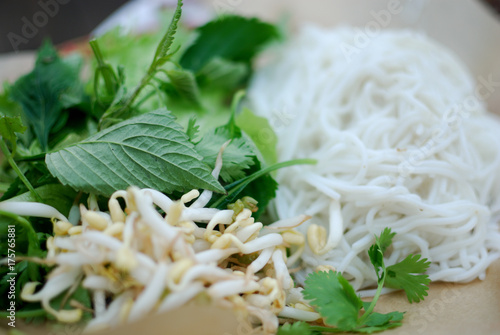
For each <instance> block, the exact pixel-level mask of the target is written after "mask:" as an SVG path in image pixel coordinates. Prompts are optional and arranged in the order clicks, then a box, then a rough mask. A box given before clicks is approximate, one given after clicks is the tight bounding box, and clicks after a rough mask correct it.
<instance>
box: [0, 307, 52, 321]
mask: <svg viewBox="0 0 500 335" xmlns="http://www.w3.org/2000/svg"><path fill="white" fill-rule="evenodd" d="M46 314H47V312H46V311H45V310H44V309H35V310H32V311H16V317H18V318H21V319H27V318H34V317H37V316H44V315H46ZM9 315H10V314H9V312H0V317H1V318H6V317H8V316H9Z"/></svg>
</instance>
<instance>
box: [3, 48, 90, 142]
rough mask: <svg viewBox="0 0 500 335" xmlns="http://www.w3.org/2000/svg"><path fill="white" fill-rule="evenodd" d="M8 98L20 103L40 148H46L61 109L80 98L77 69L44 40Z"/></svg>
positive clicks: (81, 94)
mask: <svg viewBox="0 0 500 335" xmlns="http://www.w3.org/2000/svg"><path fill="white" fill-rule="evenodd" d="M11 97H12V99H13V100H15V101H17V102H19V103H20V104H21V106H22V108H23V111H24V114H25V116H26V119H27V120H28V121H29V123H30V125H31V126H32V127H33V129H34V131H35V134H36V136H37V138H38V141H39V142H40V145H41V146H42V149H43V150H47V149H48V141H49V133H50V132H51V131H52V128H53V127H54V126H55V125H56V124H57V122H58V121H59V120H60V116H61V111H62V110H63V108H67V107H69V105H72V104H76V103H77V102H78V101H80V100H81V99H83V90H82V86H81V83H80V79H79V68H77V67H76V66H75V63H66V62H64V61H63V60H62V59H61V58H60V57H59V56H58V54H57V51H56V50H55V49H54V47H53V46H52V45H51V44H50V43H48V42H47V43H45V44H44V45H43V46H42V48H41V49H40V51H39V52H38V57H37V60H36V65H35V68H34V69H33V71H32V72H31V73H29V74H27V75H25V76H23V77H21V78H19V79H18V80H17V81H16V83H15V84H14V86H13V87H12V90H11Z"/></svg>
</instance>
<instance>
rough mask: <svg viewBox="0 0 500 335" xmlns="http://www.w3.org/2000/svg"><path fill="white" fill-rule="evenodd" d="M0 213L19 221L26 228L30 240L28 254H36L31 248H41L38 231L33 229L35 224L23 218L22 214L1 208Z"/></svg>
mask: <svg viewBox="0 0 500 335" xmlns="http://www.w3.org/2000/svg"><path fill="white" fill-rule="evenodd" d="M0 215H2V216H6V217H8V218H11V219H13V220H15V221H17V223H18V224H19V225H20V226H22V228H23V229H26V233H27V234H28V239H29V241H30V242H29V244H28V256H34V253H32V252H31V250H37V249H40V243H39V241H38V237H37V235H36V231H35V230H34V229H33V226H32V225H31V224H30V223H29V221H28V220H26V219H25V218H23V217H22V216H19V215H17V214H14V213H11V212H8V211H3V210H0Z"/></svg>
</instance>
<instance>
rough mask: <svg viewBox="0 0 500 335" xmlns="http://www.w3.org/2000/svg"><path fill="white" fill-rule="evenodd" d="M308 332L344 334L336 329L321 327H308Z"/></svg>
mask: <svg viewBox="0 0 500 335" xmlns="http://www.w3.org/2000/svg"><path fill="white" fill-rule="evenodd" d="M309 329H310V330H312V331H316V332H320V333H344V332H345V331H343V330H340V329H338V328H330V327H322V326H310V327H309Z"/></svg>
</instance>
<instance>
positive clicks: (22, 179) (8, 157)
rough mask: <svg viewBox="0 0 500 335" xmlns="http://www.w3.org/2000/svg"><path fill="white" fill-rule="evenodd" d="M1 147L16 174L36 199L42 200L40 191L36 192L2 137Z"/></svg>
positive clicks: (0, 139) (0, 140)
mask: <svg viewBox="0 0 500 335" xmlns="http://www.w3.org/2000/svg"><path fill="white" fill-rule="evenodd" d="M0 148H1V149H2V151H3V154H4V155H5V157H6V158H7V161H8V162H9V164H10V166H11V167H12V169H13V170H14V171H15V172H16V174H17V176H18V177H19V179H21V181H22V182H23V184H24V185H25V186H26V187H27V188H28V190H29V191H30V192H31V194H32V195H33V197H34V198H35V199H36V201H38V202H42V198H40V196H39V195H38V193H36V191H35V189H34V188H33V185H31V183H30V182H29V180H28V179H27V178H26V176H25V175H24V173H23V172H22V171H21V169H19V166H17V164H16V162H15V161H14V158H12V154H11V153H10V150H9V148H8V147H7V144H6V143H5V141H4V140H3V138H0Z"/></svg>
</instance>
